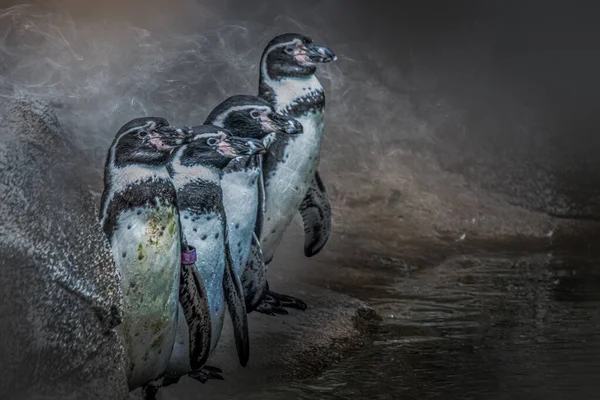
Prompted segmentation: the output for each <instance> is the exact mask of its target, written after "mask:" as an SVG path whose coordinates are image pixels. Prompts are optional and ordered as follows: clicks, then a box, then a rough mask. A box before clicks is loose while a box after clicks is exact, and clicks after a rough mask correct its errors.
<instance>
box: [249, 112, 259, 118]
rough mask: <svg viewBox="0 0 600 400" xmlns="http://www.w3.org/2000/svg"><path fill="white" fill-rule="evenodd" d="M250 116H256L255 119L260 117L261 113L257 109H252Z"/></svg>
mask: <svg viewBox="0 0 600 400" xmlns="http://www.w3.org/2000/svg"><path fill="white" fill-rule="evenodd" d="M250 116H251V117H252V118H254V119H258V118H259V117H260V113H259V112H258V111H256V110H252V111H251V112H250Z"/></svg>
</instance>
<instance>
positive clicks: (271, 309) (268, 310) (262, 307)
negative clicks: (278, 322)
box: [254, 301, 289, 317]
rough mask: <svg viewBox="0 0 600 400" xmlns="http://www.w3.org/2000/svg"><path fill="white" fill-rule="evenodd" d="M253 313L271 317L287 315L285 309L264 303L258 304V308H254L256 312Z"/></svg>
mask: <svg viewBox="0 0 600 400" xmlns="http://www.w3.org/2000/svg"><path fill="white" fill-rule="evenodd" d="M254 311H256V312H259V313H261V314H266V315H270V316H271V317H275V316H277V315H288V314H289V313H288V312H287V310H286V309H284V308H281V307H279V306H277V305H275V304H270V303H268V302H266V301H264V302H262V303H260V304H259V305H258V307H256V310H254Z"/></svg>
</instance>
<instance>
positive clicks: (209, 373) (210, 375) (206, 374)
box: [188, 365, 224, 383]
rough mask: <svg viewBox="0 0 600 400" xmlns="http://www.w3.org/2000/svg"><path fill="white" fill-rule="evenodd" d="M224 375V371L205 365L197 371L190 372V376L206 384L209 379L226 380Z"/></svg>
mask: <svg viewBox="0 0 600 400" xmlns="http://www.w3.org/2000/svg"><path fill="white" fill-rule="evenodd" d="M222 373H223V371H222V370H221V369H220V368H217V367H211V366H210V365H205V366H204V367H202V368H200V369H199V370H197V371H194V372H190V373H189V374H188V376H189V377H190V378H192V379H195V380H197V381H198V382H200V383H206V382H207V381H208V380H209V379H218V380H220V381H222V380H224V378H223V375H221V374H222Z"/></svg>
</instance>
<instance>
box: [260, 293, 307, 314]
mask: <svg viewBox="0 0 600 400" xmlns="http://www.w3.org/2000/svg"><path fill="white" fill-rule="evenodd" d="M285 308H294V309H296V310H300V311H305V310H306V308H307V306H306V303H305V302H303V301H302V300H300V299H297V298H295V297H292V296H287V295H285V294H281V293H276V292H272V291H270V290H267V291H266V292H265V295H264V296H263V299H262V301H261V303H260V304H259V305H258V307H257V308H256V311H257V312H260V313H262V314H267V315H271V316H275V315H288V311H287V310H285Z"/></svg>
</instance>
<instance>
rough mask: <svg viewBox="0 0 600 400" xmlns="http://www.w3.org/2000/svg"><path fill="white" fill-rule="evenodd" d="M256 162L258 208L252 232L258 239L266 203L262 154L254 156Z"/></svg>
mask: <svg viewBox="0 0 600 400" xmlns="http://www.w3.org/2000/svg"><path fill="white" fill-rule="evenodd" d="M256 160H257V162H258V166H259V169H260V173H259V174H258V207H257V210H256V225H255V228H254V232H255V233H256V234H257V235H258V237H260V235H261V234H262V227H263V218H264V215H265V203H266V195H267V192H266V191H265V177H264V175H263V169H262V166H263V156H262V154H259V155H258V156H256ZM259 246H260V244H259ZM261 253H262V252H261Z"/></svg>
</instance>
